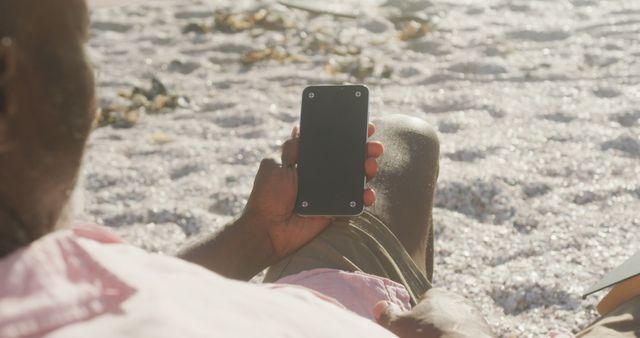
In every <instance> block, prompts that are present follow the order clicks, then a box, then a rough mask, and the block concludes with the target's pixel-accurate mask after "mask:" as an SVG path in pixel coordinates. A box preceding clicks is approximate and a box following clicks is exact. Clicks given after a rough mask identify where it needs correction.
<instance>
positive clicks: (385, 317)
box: [373, 300, 402, 328]
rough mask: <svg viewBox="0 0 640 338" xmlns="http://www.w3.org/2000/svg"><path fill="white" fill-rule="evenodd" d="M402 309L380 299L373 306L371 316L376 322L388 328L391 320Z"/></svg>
mask: <svg viewBox="0 0 640 338" xmlns="http://www.w3.org/2000/svg"><path fill="white" fill-rule="evenodd" d="M401 312H402V310H400V308H399V307H398V306H397V305H396V304H393V303H391V302H389V301H386V300H382V301H379V302H378V303H376V305H374V306H373V318H375V319H376V321H377V322H378V324H380V325H382V326H384V327H386V328H390V327H391V324H392V323H393V321H394V320H395V319H396V318H397V317H398V316H399V315H400V314H401Z"/></svg>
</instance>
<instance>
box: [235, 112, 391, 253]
mask: <svg viewBox="0 0 640 338" xmlns="http://www.w3.org/2000/svg"><path fill="white" fill-rule="evenodd" d="M374 132H375V127H374V125H373V124H369V136H371V135H373V133H374ZM298 140H299V135H298V130H297V128H294V130H293V131H292V133H291V139H289V140H288V141H286V142H285V143H284V145H283V146H282V158H281V161H282V163H281V164H279V163H277V162H276V161H274V160H272V159H265V160H263V161H262V162H261V163H260V168H259V169H258V174H257V175H256V179H255V182H254V184H253V190H252V192H251V195H250V196H249V201H248V202H247V206H246V207H245V210H244V212H243V214H242V216H241V217H240V221H241V223H242V224H247V225H249V226H251V227H253V229H252V230H253V231H257V232H259V233H260V234H263V235H264V236H265V238H266V239H268V240H269V246H270V247H271V250H272V252H270V253H269V254H270V255H272V257H271V259H270V260H271V263H275V262H276V261H278V260H279V259H281V258H283V257H285V256H287V255H288V254H290V253H292V252H294V251H295V250H297V249H299V248H300V247H302V246H303V245H305V244H306V243H307V242H309V241H310V240H311V239H313V238H314V237H315V236H316V235H318V234H319V233H320V232H321V231H322V230H323V229H324V228H326V227H327V225H329V223H330V222H331V219H330V218H327V217H300V216H298V215H296V214H295V213H294V207H295V202H296V194H297V192H298V174H297V170H296V167H295V166H296V164H297V162H298ZM383 151H384V149H383V146H382V144H381V143H379V142H369V143H368V144H367V159H366V161H365V163H363V165H364V168H365V173H366V176H367V178H368V179H371V178H373V177H374V176H375V175H376V173H377V171H378V163H377V162H376V158H378V157H379V156H380V155H382V153H383ZM375 199H376V195H375V192H374V191H373V190H371V189H366V190H365V191H364V204H365V205H366V206H370V205H371V204H373V202H374V201H375Z"/></svg>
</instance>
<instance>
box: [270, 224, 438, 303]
mask: <svg viewBox="0 0 640 338" xmlns="http://www.w3.org/2000/svg"><path fill="white" fill-rule="evenodd" d="M318 268H330V269H338V270H343V271H360V272H364V273H367V274H370V275H375V276H380V277H385V278H388V279H390V280H392V281H394V282H397V283H400V284H402V285H404V287H405V288H406V289H407V291H408V292H409V295H410V297H411V303H412V305H415V304H417V302H418V300H419V299H420V297H421V296H422V294H424V293H425V292H427V290H429V289H430V288H431V282H430V281H429V280H427V278H426V277H425V276H424V274H423V273H422V271H420V269H419V268H418V267H417V266H416V264H415V263H414V262H413V260H412V259H411V257H410V256H409V254H408V253H407V251H406V250H405V249H404V247H403V246H402V244H401V243H400V241H399V240H398V239H397V238H396V236H395V235H394V234H393V233H392V232H391V231H390V230H389V228H387V226H386V225H385V224H384V223H383V222H382V221H381V220H380V219H378V218H377V217H375V216H374V215H372V214H371V213H368V212H365V213H363V214H362V215H361V216H357V217H351V218H344V219H338V220H336V221H334V222H333V223H332V224H331V225H329V227H328V228H327V229H326V230H325V231H323V232H322V233H321V234H320V235H318V236H317V237H316V238H315V239H313V240H312V241H311V242H310V243H309V244H307V245H305V246H304V247H303V248H301V249H300V250H298V251H297V252H295V253H294V254H293V255H291V256H289V257H287V258H285V259H284V260H282V261H280V262H278V263H277V264H276V265H274V266H272V267H270V268H269V270H268V271H267V274H266V276H265V279H264V281H265V282H275V281H277V280H278V279H280V278H283V277H285V276H289V275H293V274H296V273H300V272H302V271H305V270H311V269H318Z"/></svg>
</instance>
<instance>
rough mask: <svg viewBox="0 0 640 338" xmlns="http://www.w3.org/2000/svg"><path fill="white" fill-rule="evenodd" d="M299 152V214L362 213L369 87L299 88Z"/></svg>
mask: <svg viewBox="0 0 640 338" xmlns="http://www.w3.org/2000/svg"><path fill="white" fill-rule="evenodd" d="M300 115H301V116H300V143H299V148H298V151H299V156H298V167H297V169H298V195H297V199H296V207H295V212H296V213H297V214H298V215H301V216H356V215H359V214H361V213H362V212H363V211H364V202H363V200H362V198H363V194H364V189H365V186H366V177H365V172H364V161H365V159H366V152H367V138H368V135H367V129H368V123H369V89H368V88H367V87H366V86H363V85H345V86H310V87H307V88H305V89H304V91H303V92H302V109H301V114H300Z"/></svg>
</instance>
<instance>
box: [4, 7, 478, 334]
mask: <svg viewBox="0 0 640 338" xmlns="http://www.w3.org/2000/svg"><path fill="white" fill-rule="evenodd" d="M87 23H88V15H87V8H86V4H85V3H84V1H83V0H50V1H44V2H43V1H36V0H1V1H0V38H1V39H2V40H1V41H2V43H1V45H0V163H2V166H0V235H1V236H0V259H1V260H0V337H3V338H4V337H38V336H48V337H75V336H79V337H80V336H81V337H87V336H91V337H99V336H108V337H113V336H121V337H140V336H144V337H175V336H180V337H194V336H211V335H213V336H258V335H259V336H266V337H270V336H273V337H281V336H285V335H286V336H309V337H340V336H345V337H346V336H367V337H388V336H392V334H391V333H390V332H389V331H388V330H386V329H384V328H383V327H382V326H380V325H378V324H376V323H375V322H372V321H370V320H367V319H365V318H363V317H361V316H358V315H356V314H355V313H354V312H352V311H350V310H348V309H347V308H345V305H347V306H348V305H349V304H344V303H340V302H338V301H337V300H335V299H332V298H328V297H327V296H326V295H323V294H321V293H318V292H314V291H312V290H310V289H305V288H301V287H294V286H290V285H285V284H284V283H280V284H273V285H270V284H265V285H255V284H249V283H246V282H239V281H234V280H231V279H227V278H224V277H222V276H221V275H224V276H227V277H232V278H237V279H248V278H250V277H251V276H253V275H254V274H256V273H257V272H259V271H261V270H262V269H264V268H266V267H268V266H270V265H273V264H275V263H277V262H281V263H280V264H283V262H284V261H283V259H285V258H286V257H301V256H295V255H294V256H291V254H292V253H293V252H296V251H298V250H299V249H300V248H301V247H303V246H304V245H305V244H306V243H308V242H309V241H311V240H312V239H313V238H314V237H317V236H318V234H319V233H321V232H323V230H326V231H324V232H323V235H321V236H318V237H317V239H327V238H329V239H330V238H331V237H332V236H334V237H336V236H338V235H340V234H341V232H340V231H337V232H336V231H334V230H331V229H340V228H341V227H340V225H339V224H333V225H331V224H330V223H332V220H330V219H328V218H320V217H317V218H301V217H298V216H296V215H294V214H293V212H292V211H293V204H294V200H295V193H296V190H297V186H296V184H297V181H296V170H295V166H294V165H295V163H296V161H297V133H296V132H294V133H293V134H292V139H291V140H289V141H287V142H286V144H285V146H284V147H283V154H282V162H283V163H284V164H285V165H280V164H279V163H277V162H276V161H274V160H269V159H267V160H264V161H262V163H261V165H260V168H259V170H258V174H257V176H256V179H255V183H254V188H253V191H252V193H251V196H250V199H249V202H248V203H247V206H246V208H245V211H244V212H243V214H242V215H241V216H240V217H239V218H238V220H237V221H235V222H234V223H233V224H230V225H229V226H227V227H225V228H224V229H223V230H222V231H221V232H220V233H218V234H216V235H214V236H212V237H211V238H209V239H208V240H207V241H205V242H203V244H202V245H200V246H196V247H194V248H193V249H188V250H186V251H185V253H184V257H185V258H187V259H191V260H194V261H197V262H199V263H202V264H203V265H205V266H206V267H208V268H209V269H211V270H213V271H215V272H217V273H213V272H210V271H207V270H205V269H202V268H200V267H198V266H196V265H194V264H190V263H187V262H185V261H183V260H179V259H176V258H171V257H164V256H159V255H153V254H149V253H146V252H144V251H142V250H139V249H137V248H134V247H131V246H128V245H125V244H123V243H121V241H120V240H119V239H118V238H117V236H115V235H113V234H112V233H110V232H109V231H108V230H107V229H105V228H100V227H97V226H90V225H85V226H80V227H76V228H74V229H72V230H60V231H55V230H57V229H60V228H63V227H65V226H66V225H68V223H69V218H68V216H69V215H70V211H69V210H70V205H71V203H70V201H71V196H72V193H73V191H74V186H75V183H76V180H77V175H78V169H79V167H80V164H81V160H82V154H83V150H84V145H85V142H86V139H87V137H88V134H89V131H90V129H91V125H92V122H93V119H94V113H93V112H94V83H93V78H92V71H91V67H90V66H89V63H88V62H87V60H86V59H85V55H84V51H83V44H84V41H85V40H86V38H87V26H88V25H87ZM414 124H415V125H414ZM381 126H387V127H386V130H387V132H389V133H399V134H398V135H390V137H396V136H398V137H402V135H400V134H403V135H405V136H406V140H407V142H408V141H409V140H421V142H422V144H423V145H425V144H427V145H430V149H429V155H428V158H427V157H425V158H424V159H423V160H424V161H423V164H425V165H426V164H427V163H428V161H430V162H431V165H430V166H431V169H430V170H429V171H427V172H420V173H419V176H422V177H421V178H419V180H418V181H416V182H414V183H413V184H420V182H425V184H428V185H429V186H425V188H428V189H426V190H425V191H423V192H416V195H415V196H414V197H416V198H421V197H427V198H428V199H429V200H428V201H426V200H425V201H424V202H422V201H416V202H414V204H415V203H417V204H421V206H420V207H418V208H416V209H415V211H416V212H418V213H420V215H417V214H416V215H410V214H407V215H402V214H401V213H397V212H396V211H401V210H399V209H397V207H398V206H402V204H401V203H400V204H397V203H396V201H394V200H393V199H390V197H393V196H394V194H395V192H393V191H392V189H390V190H389V193H388V194H387V193H386V192H385V193H383V194H382V196H381V197H382V199H381V202H383V203H381V208H383V209H384V208H388V209H389V210H390V211H391V212H389V213H386V212H385V211H384V210H382V213H381V215H386V216H388V217H390V218H389V219H388V220H387V221H390V222H394V224H395V222H398V223H397V224H400V222H401V221H402V219H403V218H405V217H410V216H416V217H419V219H420V220H421V221H420V222H419V224H416V226H415V227H413V229H410V228H409V227H407V228H406V229H405V228H401V227H397V228H392V230H393V231H394V232H396V233H397V234H398V235H399V236H400V239H401V240H403V241H404V242H403V244H405V245H406V246H407V248H409V252H410V254H411V255H412V258H413V259H415V260H416V261H417V262H419V266H420V267H419V268H418V267H416V266H415V264H414V263H413V261H412V258H410V257H409V255H408V254H407V253H406V252H405V251H404V249H403V248H402V247H401V245H400V244H399V242H398V240H397V239H395V236H394V235H393V234H392V232H391V231H389V230H388V229H387V228H386V227H384V226H382V227H383V228H384V229H378V230H384V231H386V232H385V233H384V234H385V236H386V237H384V238H386V239H387V240H389V241H395V245H396V248H395V250H396V251H397V252H401V253H403V254H404V256H403V258H404V261H402V260H400V262H403V265H402V266H398V265H394V259H395V258H394V257H390V256H389V255H388V253H387V256H385V257H383V258H382V259H378V258H377V257H364V256H363V257H361V258H360V259H355V258H356V257H354V260H353V261H352V263H353V264H359V266H353V267H347V268H353V269H354V270H355V269H359V270H363V269H368V268H369V267H368V266H367V265H371V266H373V265H375V264H377V263H382V265H380V267H381V268H382V269H381V270H380V273H381V275H382V276H376V275H372V274H366V273H362V272H361V273H356V271H343V272H344V273H346V274H347V275H346V276H347V277H356V278H361V281H360V282H357V283H355V284H353V283H352V284H349V282H348V281H347V280H345V279H344V278H345V275H344V274H338V273H336V272H340V271H342V270H338V269H328V270H322V271H325V272H327V271H329V272H333V274H329V275H323V276H322V278H320V279H315V281H324V282H327V281H328V282H329V283H330V284H333V285H338V284H339V283H340V281H344V283H345V285H350V286H352V287H353V286H356V287H357V286H359V285H364V284H362V282H363V281H364V282H375V283H378V284H379V285H382V286H383V287H384V288H385V289H384V290H395V291H397V294H396V296H397V297H395V296H394V297H395V298H392V297H389V296H388V295H386V294H381V295H374V296H370V297H369V298H370V299H369V300H370V301H371V302H373V301H375V302H377V301H378V300H384V301H387V302H388V303H380V305H378V307H377V308H376V311H377V312H376V315H377V317H379V318H380V320H382V321H383V322H384V324H385V325H387V326H388V327H389V328H391V329H393V330H397V329H398V328H399V327H401V325H400V324H398V323H401V321H396V318H395V317H393V316H391V312H390V311H388V310H387V309H386V308H385V307H386V306H387V304H391V303H394V302H395V303H396V306H403V305H405V304H407V305H408V303H409V302H413V303H414V304H415V303H417V301H418V297H419V296H420V295H417V294H415V290H421V292H422V291H425V290H426V289H427V288H428V287H429V284H428V280H427V279H426V278H425V271H429V272H428V274H430V271H431V269H432V263H431V261H430V259H428V258H427V256H428V255H427V253H428V251H430V250H432V249H431V247H430V245H428V243H430V242H429V241H430V239H431V237H430V236H431V235H430V234H431V233H432V231H431V220H430V207H431V206H430V204H431V200H432V197H433V196H432V194H433V185H434V183H435V175H436V171H434V170H433V168H437V166H436V164H437V140H435V136H434V135H433V134H432V133H431V134H429V135H427V134H424V133H425V132H427V133H430V132H429V131H428V130H427V129H426V128H425V127H424V126H423V125H422V122H420V121H410V120H407V118H403V117H401V118H396V119H395V120H393V119H392V120H389V121H383V122H381ZM373 133H374V127H373V126H370V134H373ZM423 134H424V135H423ZM400 140H401V139H400ZM401 141H402V140H401ZM415 145H420V144H418V143H416V144H415ZM392 149H393V147H392ZM416 150H417V149H413V150H412V151H416ZM382 151H383V149H382V144H381V143H379V142H370V143H369V144H368V149H367V152H368V159H367V160H366V162H365V163H363V165H364V166H365V171H366V174H367V176H368V177H369V178H372V177H373V176H375V175H376V172H377V171H378V165H377V163H376V160H375V159H376V158H377V157H379V156H380V155H381V154H382ZM427 160H428V161H427ZM416 168H417V167H416ZM381 173H385V171H384V170H383V171H382V172H381ZM389 179H390V180H393V179H394V178H393V177H389ZM397 183H398V184H400V183H401V182H400V181H398V182H397ZM407 183H408V182H407ZM382 187H383V186H381V188H382ZM389 188H392V187H389ZM423 195H424V196H423ZM396 197H397V196H396ZM375 198H376V196H375V193H374V192H373V190H370V189H367V190H366V191H365V192H364V200H365V203H366V204H367V205H371V204H372V203H373V202H374V200H375ZM425 204H426V205H425ZM408 206H409V204H407V207H408ZM367 217H368V218H362V219H361V220H360V221H363V220H366V221H367V222H372V221H374V220H376V218H375V216H373V215H372V214H367ZM396 218H397V219H396ZM334 223H338V222H337V221H336V222H334ZM377 224H378V226H379V225H381V222H380V221H379V220H377ZM342 228H343V229H351V230H354V229H361V228H362V224H360V225H356V226H352V225H344V227H342ZM361 235H362V234H361ZM416 235H419V238H416ZM369 237H371V236H369ZM371 238H373V237H371ZM371 238H370V239H371ZM381 238H383V237H381ZM336 239H337V241H336V243H337V244H340V245H343V244H341V243H343V242H344V239H338V238H336ZM373 239H375V238H373ZM416 239H417V240H416ZM312 243H317V242H315V241H314V242H312ZM363 243H364V242H363ZM369 245H370V246H371V248H374V249H375V248H377V249H381V248H382V247H381V246H380V244H379V243H376V242H375V241H370V243H369ZM376 245H377V246H376ZM305 248H310V249H311V250H312V251H313V250H315V249H314V248H323V249H326V248H324V247H323V246H317V245H315V246H314V245H309V246H306V247H305ZM299 252H300V253H303V252H305V251H304V250H300V251H299ZM363 252H365V254H371V253H370V252H367V251H366V250H365V251H363ZM336 253H338V252H334V254H336ZM313 255H314V253H313V252H310V253H309V257H313ZM342 258H343V260H342V261H340V262H339V263H340V264H345V263H346V262H347V259H346V258H348V257H347V256H342ZM286 265H287V266H289V267H290V268H289V269H286V268H281V269H279V271H278V272H277V276H276V274H275V273H272V274H270V275H271V276H275V277H277V278H280V277H283V276H285V275H287V276H291V275H295V271H293V270H291V269H292V268H295V269H302V270H308V271H313V270H312V267H311V266H310V267H306V268H305V267H304V264H302V263H299V262H296V263H291V264H288V263H287V264H286ZM276 267H277V266H276ZM323 267H325V266H323ZM274 268H275V267H274ZM316 271H317V269H316ZM364 272H367V271H364ZM407 272H411V273H413V276H412V278H410V279H407V278H406V277H405V276H406V275H407V274H406V273H407ZM384 276H388V277H390V278H395V279H396V280H397V281H398V282H404V281H407V280H409V281H410V282H411V283H413V284H412V287H413V288H414V289H413V290H407V289H405V286H404V285H403V284H401V283H396V282H393V281H392V280H391V279H390V278H384ZM275 277H273V278H275ZM341 278H342V279H341ZM403 278H404V279H403ZM347 279H348V278H347ZM313 280H314V279H313V278H307V279H306V281H307V282H308V281H313ZM331 281H333V282H331ZM289 284H296V283H295V282H291V283H289ZM407 287H409V286H407ZM363 291H364V294H370V293H369V292H368V290H367V289H364V290H363ZM408 291H414V292H413V293H411V296H410V297H409V293H408ZM339 294H340V292H338V293H337V294H336V296H339ZM343 301H345V302H346V301H347V300H345V299H343ZM421 304H422V303H421ZM370 305H371V308H370V309H367V311H368V312H369V313H364V314H363V315H364V316H369V317H371V316H372V314H373V310H374V309H373V305H375V304H370ZM465 306H466V305H465ZM389 309H394V307H393V306H391V305H390V306H389ZM410 324H411V325H410V326H407V328H409V329H410V330H411V331H407V333H408V334H409V333H411V332H418V331H417V330H422V331H424V330H431V331H434V332H435V331H436V329H437V326H435V325H434V324H432V323H424V324H422V323H410ZM416 324H418V325H417V326H416ZM399 325H400V326H399ZM483 328H484V327H483ZM445 329H446V328H445ZM398 332H399V331H398ZM487 332H488V330H487Z"/></svg>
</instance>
